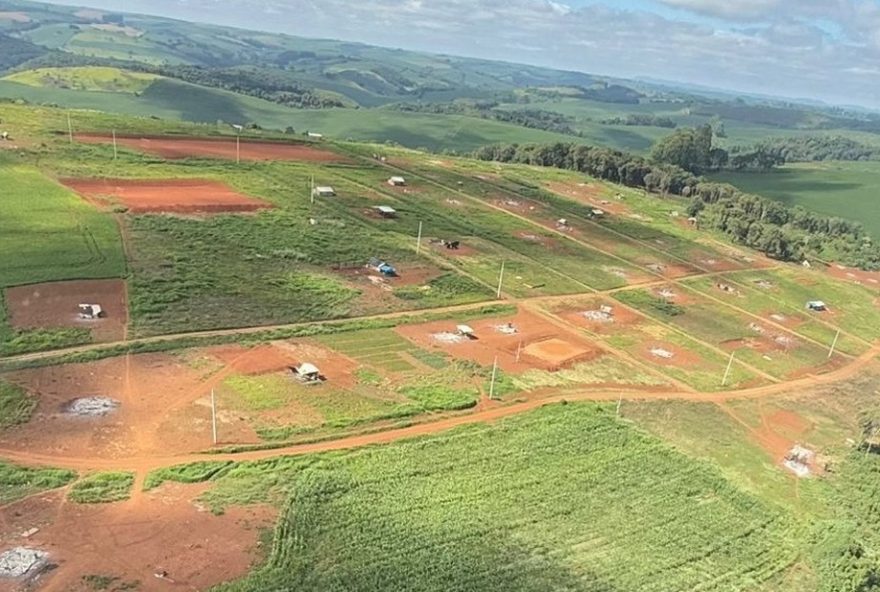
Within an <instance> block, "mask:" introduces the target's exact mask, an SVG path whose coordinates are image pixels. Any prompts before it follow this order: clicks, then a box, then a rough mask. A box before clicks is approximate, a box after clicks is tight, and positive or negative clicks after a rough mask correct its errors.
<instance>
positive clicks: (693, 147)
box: [651, 124, 728, 175]
mask: <svg viewBox="0 0 880 592" xmlns="http://www.w3.org/2000/svg"><path fill="white" fill-rule="evenodd" d="M713 136H714V133H713V131H712V126H711V125H708V124H706V125H703V126H700V127H698V128H686V129H680V130H676V131H675V132H674V133H672V134H670V135H668V136H666V137H665V138H662V139H661V140H659V141H658V142H657V143H656V144H655V145H654V148H653V149H652V150H651V158H652V159H653V160H655V161H656V162H662V163H665V164H672V165H675V166H678V167H681V168H683V169H684V170H686V171H690V172H692V173H694V174H697V175H698V174H700V173H702V172H705V171H714V170H718V169H720V168H722V167H724V166H726V165H727V159H728V156H727V152H726V151H725V150H722V149H721V148H713V147H712V139H713Z"/></svg>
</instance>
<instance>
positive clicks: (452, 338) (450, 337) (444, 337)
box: [431, 331, 465, 344]
mask: <svg viewBox="0 0 880 592" xmlns="http://www.w3.org/2000/svg"><path fill="white" fill-rule="evenodd" d="M431 338H432V339H433V340H434V341H437V342H439V343H448V344H451V343H461V342H462V341H463V340H464V339H465V337H464V335H459V334H458V333H450V332H449V331H443V332H441V333H434V334H432V335H431Z"/></svg>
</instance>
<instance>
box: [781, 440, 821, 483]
mask: <svg viewBox="0 0 880 592" xmlns="http://www.w3.org/2000/svg"><path fill="white" fill-rule="evenodd" d="M815 459H816V453H815V452H813V451H812V450H810V449H809V448H804V447H803V446H801V445H800V444H797V445H795V447H794V448H792V449H791V450H789V451H788V454H786V455H785V460H783V461H782V465H783V466H784V467H785V468H786V469H788V470H789V471H791V472H792V473H794V474H795V475H797V476H798V477H809V476H810V464H811V463H812V462H813V461H814V460H815Z"/></svg>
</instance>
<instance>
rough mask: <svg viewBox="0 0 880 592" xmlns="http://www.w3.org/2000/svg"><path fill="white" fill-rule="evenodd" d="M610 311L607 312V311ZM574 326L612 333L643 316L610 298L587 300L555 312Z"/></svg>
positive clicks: (637, 322) (634, 323)
mask: <svg viewBox="0 0 880 592" xmlns="http://www.w3.org/2000/svg"><path fill="white" fill-rule="evenodd" d="M609 309H610V312H607V311H609ZM556 315H557V316H559V317H561V318H563V319H565V320H566V321H568V322H569V323H571V324H572V325H575V326H576V327H583V328H584V329H587V330H588V331H592V332H593V333H599V334H603V335H604V334H614V333H616V332H617V331H619V330H620V329H622V328H624V327H629V326H633V325H638V324H639V323H641V322H642V321H643V320H644V317H642V316H641V315H639V314H638V313H636V312H634V311H632V310H631V309H629V308H626V307H624V306H621V305H620V304H619V303H616V302H614V301H612V300H589V301H584V302H583V304H581V303H578V305H577V306H574V307H566V308H565V309H563V310H562V311H559V312H557V313H556Z"/></svg>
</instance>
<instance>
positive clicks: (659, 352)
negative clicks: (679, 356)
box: [651, 347, 675, 360]
mask: <svg viewBox="0 0 880 592" xmlns="http://www.w3.org/2000/svg"><path fill="white" fill-rule="evenodd" d="M651 355H652V356H656V357H658V358H663V359H664V360H671V359H672V358H674V357H675V354H674V353H672V352H671V351H669V350H668V349H663V348H662V347H653V348H651Z"/></svg>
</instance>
